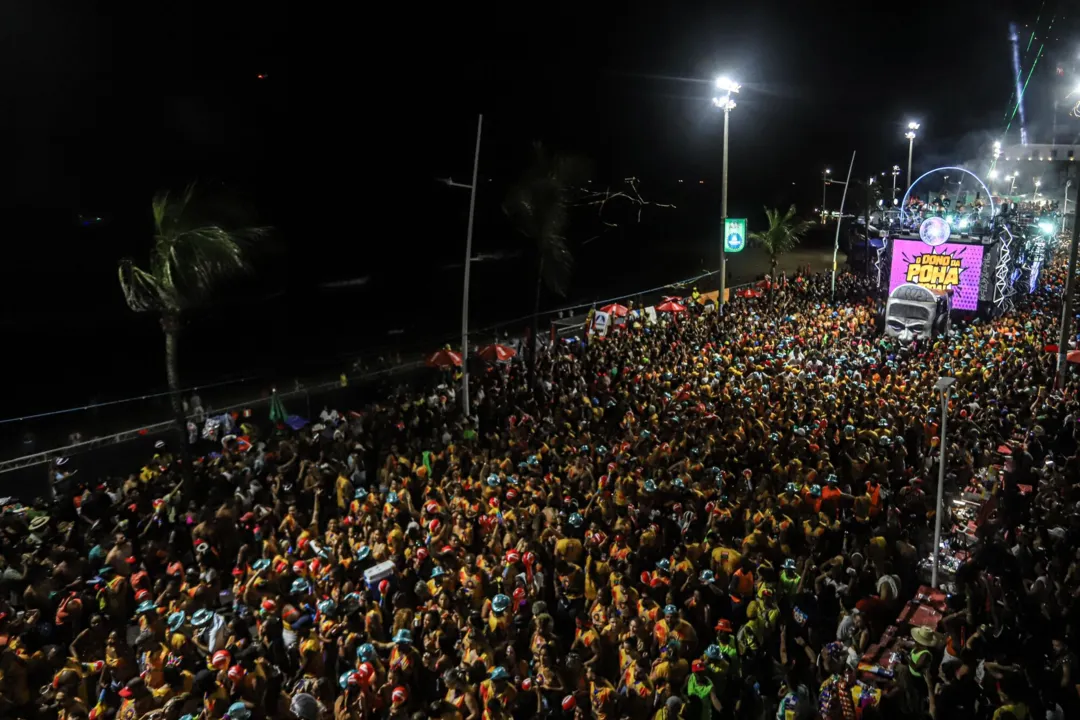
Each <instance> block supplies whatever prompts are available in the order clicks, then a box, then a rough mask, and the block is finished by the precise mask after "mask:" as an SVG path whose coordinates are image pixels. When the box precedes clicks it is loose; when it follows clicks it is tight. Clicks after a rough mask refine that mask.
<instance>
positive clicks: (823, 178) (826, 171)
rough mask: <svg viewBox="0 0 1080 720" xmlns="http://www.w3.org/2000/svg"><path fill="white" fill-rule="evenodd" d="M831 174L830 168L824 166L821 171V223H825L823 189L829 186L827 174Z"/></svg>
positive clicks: (825, 211)
mask: <svg viewBox="0 0 1080 720" xmlns="http://www.w3.org/2000/svg"><path fill="white" fill-rule="evenodd" d="M831 174H832V168H825V169H824V170H822V171H821V224H822V225H824V224H825V217H826V213H827V212H828V211H827V210H825V190H826V188H828V186H829V175H831Z"/></svg>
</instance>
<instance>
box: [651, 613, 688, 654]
mask: <svg viewBox="0 0 1080 720" xmlns="http://www.w3.org/2000/svg"><path fill="white" fill-rule="evenodd" d="M653 636H654V638H655V642H656V647H657V648H660V647H663V646H664V645H665V644H666V643H667V641H668V638H675V639H677V640H678V641H679V642H680V643H681V644H682V647H683V648H684V649H685V651H686V652H687V653H689V654H693V653H694V648H696V647H697V631H696V630H694V626H693V625H691V624H690V623H688V622H687V621H686V620H684V619H683V616H682V612H681V611H680V610H679V608H677V607H676V606H674V605H666V606H665V607H664V618H663V619H662V620H660V621H659V622H657V623H656V625H654V626H653Z"/></svg>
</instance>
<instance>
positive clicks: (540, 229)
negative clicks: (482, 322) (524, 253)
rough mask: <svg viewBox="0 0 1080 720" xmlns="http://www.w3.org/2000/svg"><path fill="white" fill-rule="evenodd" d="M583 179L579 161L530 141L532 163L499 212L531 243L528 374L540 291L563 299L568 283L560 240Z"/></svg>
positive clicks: (568, 263) (567, 258)
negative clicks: (533, 277)
mask: <svg viewBox="0 0 1080 720" xmlns="http://www.w3.org/2000/svg"><path fill="white" fill-rule="evenodd" d="M586 175H587V170H586V167H585V163H584V162H583V161H582V160H581V159H580V158H577V157H574V156H568V155H560V154H556V153H552V152H550V151H548V150H547V149H546V148H544V147H543V145H541V144H540V143H536V144H534V145H533V160H532V163H531V164H530V165H529V167H528V169H526V171H525V173H524V174H523V175H522V176H521V178H520V179H519V180H518V181H517V182H516V183H515V184H514V185H513V186H512V187H511V188H510V190H509V192H508V193H507V196H506V200H505V201H504V202H503V206H502V208H503V212H504V213H505V214H506V216H507V217H509V218H510V220H511V221H512V222H513V223H514V226H515V228H516V229H517V231H518V232H519V233H521V234H522V235H524V236H525V237H526V238H528V239H529V240H530V241H531V242H532V254H533V257H534V265H535V267H536V296H535V303H534V306H533V328H532V337H530V339H529V363H530V372H531V373H535V371H536V336H537V333H538V332H539V329H540V328H539V325H540V298H541V291H542V290H543V288H544V287H547V289H548V291H549V292H552V293H554V294H556V295H559V296H564V295H566V290H567V287H568V285H569V282H570V271H571V268H572V267H573V264H574V257H573V255H572V254H571V252H570V248H569V246H568V245H567V242H566V235H565V233H566V226H567V224H568V222H569V209H570V207H571V206H572V204H573V202H572V198H573V196H574V195H575V193H576V192H577V188H578V187H580V185H581V183H582V182H583V181H584V179H585V176H586Z"/></svg>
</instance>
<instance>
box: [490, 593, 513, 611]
mask: <svg viewBox="0 0 1080 720" xmlns="http://www.w3.org/2000/svg"><path fill="white" fill-rule="evenodd" d="M509 607H510V598H509V596H507V595H502V594H499V595H496V596H495V597H494V598H492V600H491V609H492V610H494V611H495V612H497V613H500V614H501V613H504V612H506V610H507V609H508V608H509Z"/></svg>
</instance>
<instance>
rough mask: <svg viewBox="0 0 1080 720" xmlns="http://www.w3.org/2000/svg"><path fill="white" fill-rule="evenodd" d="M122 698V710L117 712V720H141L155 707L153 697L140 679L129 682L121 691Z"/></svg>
mask: <svg viewBox="0 0 1080 720" xmlns="http://www.w3.org/2000/svg"><path fill="white" fill-rule="evenodd" d="M120 698H121V702H120V709H119V710H117V712H116V720H139V718H141V717H142V716H143V715H144V714H145V713H147V712H149V711H150V710H151V709H152V708H153V705H154V699H153V697H152V696H151V695H150V693H149V692H148V691H147V690H146V685H145V684H144V683H143V679H142V678H139V677H136V678H132V679H131V680H128V682H127V684H126V685H124V687H123V689H121V690H120Z"/></svg>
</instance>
